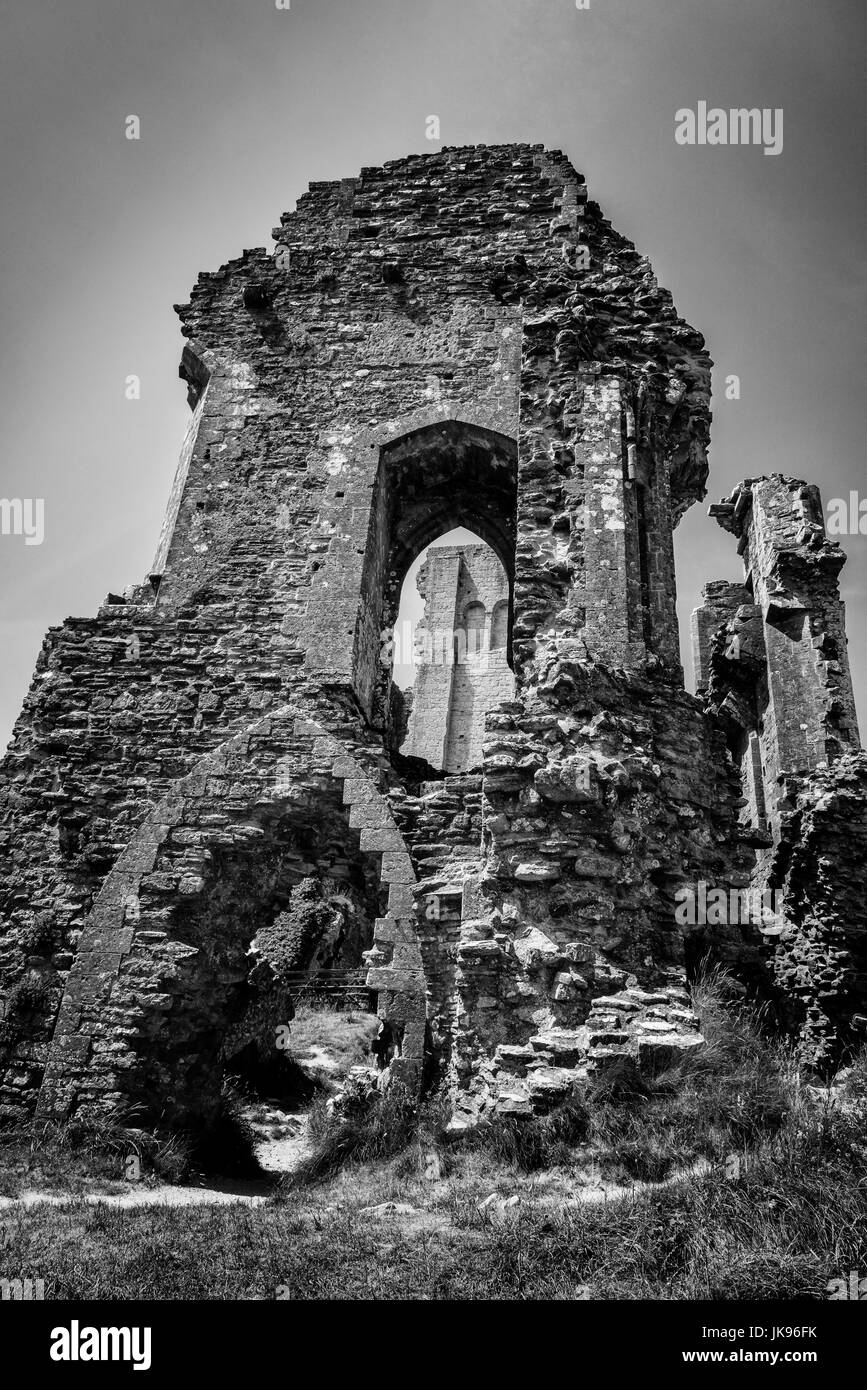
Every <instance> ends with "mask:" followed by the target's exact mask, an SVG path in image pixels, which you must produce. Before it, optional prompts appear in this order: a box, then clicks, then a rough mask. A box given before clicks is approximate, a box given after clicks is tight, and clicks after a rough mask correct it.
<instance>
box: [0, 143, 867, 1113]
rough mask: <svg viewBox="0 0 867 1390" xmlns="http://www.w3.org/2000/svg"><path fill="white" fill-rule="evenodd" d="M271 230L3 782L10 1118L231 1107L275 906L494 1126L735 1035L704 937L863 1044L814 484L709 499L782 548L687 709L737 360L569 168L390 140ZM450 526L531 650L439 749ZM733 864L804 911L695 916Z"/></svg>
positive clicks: (209, 314)
mask: <svg viewBox="0 0 867 1390" xmlns="http://www.w3.org/2000/svg"><path fill="white" fill-rule="evenodd" d="M274 237H275V240H276V242H277V247H276V254H274V255H269V254H268V253H266V251H264V250H255V251H248V252H245V253H244V254H243V255H242V256H241V257H240V258H239V259H238V260H235V261H232V262H230V263H229V264H228V265H226V266H224V267H223V268H222V269H221V270H219V271H217V272H216V273H213V274H206V275H202V276H201V277H200V278H199V281H198V284H197V285H196V288H195V290H194V291H193V295H192V299H191V302H190V303H189V304H186V305H182V306H180V307H179V313H180V316H181V320H182V324H183V330H182V331H183V334H184V337H185V338H186V340H187V344H186V347H185V348H184V352H183V358H182V363H181V375H182V376H183V377H184V379H185V381H186V383H187V386H188V390H189V400H190V405H191V407H192V419H191V423H190V429H189V433H188V436H187V440H186V443H185V445H184V449H183V452H182V457H181V461H180V465H179V468H178V472H177V478H176V482H175V485H174V488H173V491H172V495H171V498H170V501H169V506H168V510H167V514H166V520H165V525H164V528H163V532H162V535H161V537H160V541H159V546H158V549H157V554H156V559H155V561H154V564H153V568H152V570H151V573H150V574H149V575H148V576H147V578H146V580H145V582H144V583H143V584H141V585H137V586H134V587H132V588H130V589H128V590H127V591H126V592H125V593H123V594H122V595H117V594H109V596H108V598H107V599H106V602H105V604H104V605H103V607H102V608H101V609H100V611H99V613H98V615H97V617H96V618H92V619H70V620H69V621H67V622H66V623H65V624H63V626H61V627H59V628H56V629H53V630H52V631H51V632H50V633H49V635H48V637H47V639H46V641H45V644H44V647H43V650H42V654H41V656H40V658H39V663H38V667H37V671H36V675H35V677H34V681H33V684H32V686H31V689H30V693H29V695H28V696H27V699H26V701H25V705H24V709H23V712H22V714H21V716H20V718H19V720H18V722H17V725H16V727H15V733H14V739H13V742H12V745H11V747H10V750H9V753H8V755H7V757H6V759H5V762H4V763H3V766H2V783H0V856H2V861H0V920H2V936H0V997H2V1001H3V1017H2V1023H0V1104H2V1107H3V1109H2V1114H3V1115H5V1116H7V1117H8V1116H13V1117H14V1116H23V1115H25V1114H28V1113H36V1114H38V1115H39V1116H42V1117H46V1118H51V1117H59V1116H64V1115H68V1114H70V1113H72V1112H74V1111H78V1112H100V1111H104V1110H108V1109H111V1108H112V1107H114V1106H116V1105H118V1104H120V1105H125V1104H128V1103H129V1102H130V1101H135V1102H136V1103H137V1104H138V1105H139V1106H140V1107H142V1108H143V1110H144V1111H145V1112H146V1113H149V1114H150V1115H151V1116H153V1117H163V1118H166V1119H168V1120H170V1121H172V1122H174V1123H178V1124H183V1125H196V1124H201V1125H206V1124H207V1123H208V1121H209V1119H210V1118H211V1117H212V1116H213V1114H214V1112H215V1108H216V1106H217V1104H218V1099H219V1091H220V1081H221V1075H222V1072H223V1070H224V1069H225V1067H226V1066H228V1065H230V1064H231V1062H232V1057H233V1049H235V1050H236V1049H237V1047H238V1046H239V1041H238V1040H239V1039H241V1040H242V1041H243V1040H244V1039H247V1038H249V1037H251V1036H252V1035H253V1033H254V1032H255V1027H256V1020H257V1019H261V1018H265V1019H267V1020H268V1023H267V1028H268V1029H271V1028H272V1025H273V1023H274V1021H275V1019H279V1018H280V1017H281V1009H282V1010H283V1014H282V1016H283V1017H286V1014H287V1011H289V1010H291V1000H286V999H284V998H281V994H280V988H281V980H280V970H279V966H275V965H273V962H270V957H269V956H268V950H267V943H268V942H269V941H273V940H274V938H275V936H276V937H279V935H280V924H281V923H289V924H290V927H289V928H287V931H290V937H291V940H290V941H289V945H288V946H287V947H286V951H287V952H288V954H289V956H290V957H291V958H292V960H294V962H295V965H296V966H298V965H299V964H300V965H304V964H305V963H306V962H307V961H309V959H311V952H313V953H315V952H316V951H317V950H319V949H320V945H319V944H317V939H316V938H317V933H319V934H321V933H323V932H325V931H326V930H327V931H328V932H330V936H329V938H328V941H329V944H328V951H327V953H326V954H327V955H328V959H329V960H331V961H332V962H334V961H335V960H337V959H338V958H339V957H340V952H341V950H343V949H344V948H343V945H342V944H341V943H347V944H346V950H347V951H350V953H351V952H355V956H354V957H353V959H355V958H357V957H358V955H359V953H360V952H361V951H362V950H364V951H365V952H366V959H367V965H368V969H369V975H368V983H369V986H370V988H371V990H372V991H374V992H375V998H376V1007H377V1010H378V1013H379V1016H380V1019H381V1021H382V1027H381V1031H380V1038H379V1040H378V1043H377V1048H376V1055H377V1058H378V1063H379V1065H380V1066H381V1068H382V1075H383V1078H384V1079H385V1078H387V1079H389V1080H391V1081H394V1080H397V1079H399V1080H402V1081H404V1082H406V1083H407V1084H408V1085H410V1086H417V1085H421V1084H425V1085H433V1084H441V1085H444V1086H445V1087H446V1088H447V1089H448V1091H449V1093H450V1095H451V1098H452V1102H453V1106H454V1115H455V1122H456V1123H457V1124H461V1123H471V1122H473V1121H474V1120H475V1119H477V1118H478V1117H479V1116H484V1115H487V1114H490V1113H492V1112H495V1111H498V1112H501V1113H502V1112H506V1113H513V1114H518V1115H523V1114H530V1113H533V1112H538V1111H540V1110H544V1109H545V1108H546V1107H548V1106H550V1105H551V1104H553V1103H554V1102H555V1101H556V1100H557V1099H559V1098H560V1097H562V1096H563V1095H565V1094H567V1093H568V1090H569V1088H570V1087H571V1085H572V1084H573V1082H574V1081H575V1079H576V1077H577V1076H580V1075H585V1074H588V1073H592V1072H593V1071H596V1070H598V1069H599V1068H601V1067H605V1066H607V1065H609V1064H610V1063H611V1061H612V1060H615V1061H618V1062H619V1061H620V1059H622V1058H628V1059H631V1060H632V1062H634V1064H635V1065H637V1066H642V1067H648V1068H655V1067H659V1066H662V1065H665V1064H666V1062H668V1061H670V1060H671V1059H672V1058H675V1057H677V1056H679V1055H681V1054H682V1053H683V1052H684V1051H685V1050H687V1049H689V1048H692V1047H696V1046H700V1043H701V1040H700V1038H699V1036H698V1033H697V1031H696V1025H695V1020H694V1017H693V1015H692V1013H691V1010H690V1006H689V995H688V992H687V983H688V979H689V976H690V974H691V973H692V972H693V971H695V970H696V969H697V968H698V965H699V962H700V961H701V960H702V959H703V957H704V956H705V955H707V954H710V955H711V956H716V957H718V958H720V959H722V960H724V961H726V962H727V963H728V964H729V965H730V966H731V967H732V969H733V970H735V972H736V973H737V974H738V975H739V976H740V978H741V979H742V980H743V981H744V983H745V985H747V986H748V987H749V988H750V989H752V990H754V991H755V992H757V993H758V994H759V995H761V996H762V997H763V998H765V999H767V1001H768V1003H769V1006H770V1007H771V1013H772V1015H773V1016H775V1017H776V1018H777V1019H778V1020H779V1021H780V1024H781V1026H783V1027H786V1028H788V1029H790V1030H791V1032H792V1034H793V1036H795V1037H796V1038H797V1040H798V1045H799V1047H800V1048H801V1051H802V1054H803V1056H804V1059H805V1061H806V1062H808V1063H809V1064H811V1065H814V1066H817V1067H824V1066H827V1065H828V1064H829V1063H831V1062H833V1061H835V1060H836V1059H837V1058H839V1057H840V1056H841V1055H842V1053H843V1052H844V1050H845V1049H846V1048H847V1047H848V1046H849V1045H850V1044H851V1043H853V1042H854V1041H857V1039H858V1036H859V1029H860V1028H861V1027H862V1026H863V1023H864V1016H865V1014H867V961H865V911H864V906H863V895H862V893H861V885H860V866H861V864H862V863H863V859H864V847H865V839H867V820H865V808H867V795H865V793H867V758H865V757H864V755H862V754H861V753H860V749H859V742H858V733H857V729H856V723H855V715H854V707H853V700H852V691H851V683H850V679H849V671H848V665H847V657H846V640H845V634H844V626H843V612H842V607H841V604H840V600H839V595H838V589H837V575H838V571H839V568H840V566H841V564H842V562H843V556H842V554H841V552H840V551H839V549H838V547H837V546H836V545H834V544H831V543H830V542H829V541H828V540H827V539H826V537H825V534H824V527H823V524H822V511H821V506H820V503H819V498H818V494H817V492H816V490H815V488H813V487H808V486H806V485H804V484H803V483H799V482H796V481H793V480H791V479H788V478H781V477H776V476H775V477H772V478H760V479H753V480H750V481H748V482H746V483H744V484H742V485H741V487H740V488H738V489H737V490H736V491H735V493H734V494H733V496H732V497H731V498H730V499H729V501H727V502H725V503H723V504H721V505H720V506H718V507H716V508H714V509H712V510H713V511H714V512H715V514H716V516H717V519H718V520H719V521H720V522H721V524H722V525H723V526H725V527H726V529H727V530H729V531H731V532H732V533H733V535H734V536H735V537H736V538H737V540H738V543H739V546H740V550H741V553H742V556H743V560H744V566H745V577H744V582H743V585H732V584H715V585H711V586H709V588H708V590H707V593H706V600H705V604H704V606H703V607H702V608H701V609H700V610H699V611H698V613H697V615H696V620H695V644H696V671H697V680H698V687H699V693H698V695H697V696H693V695H690V694H688V693H687V692H686V691H685V689H684V684H683V677H682V672H681V669H680V667H679V662H678V633H677V622H676V617H675V579H674V563H673V531H674V528H675V526H676V525H677V522H678V520H679V519H680V517H681V516H682V515H683V513H684V512H685V510H686V509H687V508H688V507H689V506H690V505H691V504H692V503H693V502H696V501H699V500H700V499H701V498H702V497H703V496H704V495H705V482H706V478H707V461H706V451H707V445H708V430H709V421H710V413H709V393H710V368H711V362H710V360H709V358H708V355H707V353H706V352H705V349H704V342H703V339H702V337H701V335H700V334H699V333H697V332H696V331H695V330H694V329H692V328H690V327H688V326H687V325H686V324H685V323H683V321H682V320H681V319H679V318H678V316H677V313H676V311H675V309H674V307H673V304H672V301H671V297H670V295H669V294H668V293H667V292H666V291H665V290H663V289H661V288H660V287H659V286H658V284H657V282H656V280H655V278H654V276H653V273H652V271H651V268H650V266H649V264H648V262H647V261H646V260H645V259H643V258H642V257H641V256H640V255H639V254H638V252H637V251H636V250H635V249H634V248H633V246H632V245H631V244H630V243H629V242H628V241H626V240H624V238H623V237H621V236H619V235H618V234H617V233H616V232H615V231H614V230H613V229H612V228H611V226H610V225H609V223H608V222H607V221H605V219H604V218H603V216H602V214H601V212H600V210H599V208H598V207H597V206H596V204H595V203H593V202H589V201H588V199H587V190H586V188H585V185H584V183H583V180H582V178H581V176H580V175H579V174H576V172H575V171H574V169H573V168H572V167H571V165H570V164H569V162H568V161H567V160H566V159H565V158H564V157H563V155H561V154H559V153H557V152H545V151H544V150H543V149H542V148H540V147H535V146H532V147H531V146H526V145H514V146H502V147H495V148H485V147H478V148H468V149H452V150H443V151H442V152H441V153H438V154H434V155H429V156H424V157H421V156H412V157H409V158H407V159H403V160H399V161H395V162H392V163H390V164H388V165H386V166H385V167H384V168H381V169H365V170H363V171H362V173H361V175H360V176H359V177H358V178H351V179H344V180H342V181H340V182H338V183H319V184H314V185H312V186H311V188H310V191H309V193H307V194H306V195H305V196H304V197H303V198H301V200H300V201H299V204H298V207H297V210H296V211H295V212H293V213H290V214H287V215H286V216H284V217H283V218H282V221H281V225H280V226H279V227H278V228H277V229H276V231H275V233H274ZM457 526H465V527H468V528H469V529H470V530H472V531H473V532H474V533H475V534H476V535H478V536H480V537H481V538H482V539H483V540H484V541H485V543H486V544H487V545H488V546H490V548H491V550H492V551H493V552H494V554H495V556H496V558H497V562H498V564H499V565H500V566H501V567H502V571H503V574H504V575H505V585H506V593H507V602H508V611H507V612H506V614H505V615H502V614H501V615H500V616H499V617H498V619H497V622H498V623H499V624H500V626H499V627H498V632H503V631H504V632H505V644H504V647H503V651H504V660H505V662H506V665H507V667H508V675H507V676H505V675H504V673H503V672H501V673H500V674H501V676H504V679H505V681H506V688H504V689H503V690H501V691H500V692H499V697H498V702H497V703H496V704H494V705H493V706H492V708H490V709H489V710H488V712H487V716H486V720H485V729H484V740H483V743H482V745H481V752H480V753H477V752H476V748H477V747H478V744H477V743H476V742H475V741H473V740H472V739H470V743H471V745H472V747H471V749H470V751H469V752H468V753H467V754H466V756H464V755H460V754H458V753H455V754H454V756H453V757H452V755H451V754H449V753H448V750H446V754H445V756H444V757H443V758H442V760H441V763H440V767H439V768H438V767H437V766H436V764H435V762H431V759H430V755H429V753H426V751H425V749H426V748H427V745H426V744H425V743H424V742H423V740H419V739H418V738H417V737H416V736H415V735H414V739H415V741H414V742H413V743H412V744H411V745H410V746H407V747H404V745H405V744H406V739H407V711H406V708H405V705H404V702H403V700H402V698H401V697H400V694H399V692H397V690H396V688H395V687H394V685H393V683H392V681H391V671H390V666H389V663H388V661H387V660H386V659H384V658H383V636H382V635H383V632H385V631H387V630H388V629H389V628H390V627H393V625H394V623H395V619H396V614H397V605H398V602H399V597H400V589H401V584H402V581H403V579H404V576H405V575H406V572H407V570H408V568H409V566H410V564H411V563H412V561H413V560H414V559H415V558H416V557H417V556H418V554H419V553H420V552H421V550H423V549H424V548H425V547H426V546H428V545H430V544H431V542H432V541H434V540H435V539H436V538H437V537H439V536H441V535H443V534H444V533H446V532H447V531H449V530H450V529H452V528H454V527H457ZM489 616H490V618H491V621H493V612H492V611H491V613H490V614H489V612H488V609H487V607H486V610H485V621H486V622H487V621H488V617H489ZM473 621H474V622H476V623H477V624H478V623H479V622H480V621H481V618H480V617H479V615H478V613H476V615H475V618H474V619H473ZM434 693H435V692H434ZM416 698H417V700H420V701H424V699H425V698H426V697H425V694H424V691H421V692H419V691H417V692H416ZM458 703H460V701H458ZM435 705H436V700H433V702H432V707H431V718H433V717H434V715H436V713H437V711H436V709H435V708H434V706H435ZM418 708H419V706H418V705H417V706H416V710H417V711H418ZM439 713H440V714H441V713H442V711H441V710H440V712H439ZM437 717H439V716H437ZM465 742H466V740H465ZM443 746H444V745H443V744H442V743H440V752H442V750H443ZM419 754H421V756H419ZM443 767H445V770H444V771H443V770H442V768H443ZM450 769H452V770H450ZM697 883H704V884H707V885H713V886H721V887H723V888H725V889H729V888H732V887H734V888H738V887H745V886H747V885H749V884H750V883H753V884H755V885H758V886H760V887H765V886H770V887H772V888H773V889H774V890H775V891H779V892H780V894H781V901H782V904H783V907H782V911H781V913H780V914H779V917H778V919H775V920H774V921H773V922H771V923H767V922H765V923H760V924H758V925H757V924H743V923H741V924H737V923H723V924H719V925H707V924H701V923H696V924H695V925H689V926H686V927H683V926H681V925H679V924H678V922H677V920H676V916H675V903H676V895H677V894H678V891H679V890H680V889H682V888H683V887H684V885H691V884H697ZM328 923H330V924H331V926H330V927H327V926H326V924H328ZM290 928H291V930H290ZM251 950H252V954H251ZM293 952H294V953H295V954H294V955H293ZM328 953H330V954H328ZM320 958H321V959H325V956H323V955H322V953H321V951H320ZM347 959H348V957H347ZM269 962H270V963H269ZM251 966H252V968H251ZM269 971H270V974H269ZM263 980H264V983H263ZM269 991H270V993H269ZM263 1000H264V1003H263ZM269 1000H270V1002H269ZM259 1043H260V1045H265V1046H267V1037H266V1038H264V1039H263V1037H262V1036H260V1037H259Z"/></svg>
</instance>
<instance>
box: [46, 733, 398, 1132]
mask: <svg viewBox="0 0 867 1390" xmlns="http://www.w3.org/2000/svg"><path fill="white" fill-rule="evenodd" d="M414 877H415V876H414V872H413V868H412V863H411V861H410V857H409V854H408V853H407V851H406V846H405V844H404V841H403V837H402V835H401V834H400V832H399V830H398V829H397V826H396V825H395V823H394V820H393V818H392V816H391V813H390V810H389V808H388V804H387V802H386V801H385V799H384V798H383V797H382V796H381V795H380V793H379V791H378V788H377V786H376V782H375V780H374V779H373V778H372V777H371V776H370V775H369V773H368V772H367V771H366V770H365V769H364V767H363V766H362V764H361V763H360V762H359V761H358V760H357V759H356V758H354V757H353V756H351V755H350V754H349V753H348V751H347V750H346V748H345V747H344V746H343V744H342V742H341V740H340V738H339V737H337V736H335V735H334V734H332V733H329V732H328V730H326V729H325V728H324V727H323V726H322V725H320V724H318V723H316V722H314V721H311V720H309V719H307V718H305V717H303V716H302V715H300V714H299V713H298V712H297V711H295V710H294V709H290V708H283V709H281V710H279V711H276V712H275V713H273V714H271V715H269V716H266V717H265V718H264V719H262V720H260V721H259V722H258V723H257V724H254V725H252V726H250V728H248V729H247V730H245V731H244V733H242V734H239V735H237V736H236V737H235V738H233V739H231V740H229V741H228V742H227V743H226V744H224V745H223V746H222V747H221V748H220V749H218V750H217V751H216V752H215V753H213V754H211V755H210V756H208V757H207V758H204V759H203V760H202V762H201V763H200V764H199V765H198V766H197V768H196V769H195V770H194V771H193V772H192V773H190V774H189V775H188V776H187V777H185V778H183V779H182V780H181V781H179V782H178V783H177V784H176V785H175V788H174V789H173V791H172V793H171V794H170V795H169V796H168V797H167V798H166V799H165V800H164V801H163V802H161V803H160V804H159V805H158V806H156V807H154V809H153V810H152V812H151V814H150V815H149V816H148V818H147V819H146V821H145V822H144V824H143V825H142V826H141V827H140V828H139V830H138V831H137V832H136V834H135V836H134V837H133V840H132V841H131V842H130V844H129V845H128V846H127V848H126V850H125V851H124V852H123V854H122V855H121V856H120V859H119V860H118V862H117V864H116V866H115V867H114V869H113V870H112V871H111V873H110V874H109V875H108V878H107V879H106V881H105V883H104V885H103V888H102V890H101V891H100V894H99V896H98V898H97V901H96V903H95V905H94V908H93V910H92V912H91V915H90V917H89V919H88V922H87V924H86V926H85V929H84V932H83V934H82V939H81V942H80V944H79V951H78V955H77V958H76V962H75V965H74V966H73V969H72V971H71V972H70V975H69V979H68V981H67V985H66V990H65V994H64V998H63V1002H62V1005H61V1009H60V1013H59V1016H58V1021H57V1026H56V1029H55V1034H54V1039H53V1042H52V1046H51V1052H50V1055H49V1060H48V1065H47V1067H46V1071H45V1076H44V1079H43V1084H42V1089H41V1092H40V1100H39V1113H40V1115H41V1116H42V1117H43V1118H49V1117H53V1118H62V1117H65V1116H67V1115H69V1114H70V1113H73V1112H74V1111H91V1112H97V1113H105V1112H106V1111H109V1110H111V1109H112V1108H113V1107H114V1106H115V1105H117V1104H123V1103H125V1102H128V1101H129V1100H130V1099H132V1100H134V1101H135V1103H136V1104H137V1105H138V1106H139V1107H140V1108H141V1110H142V1112H143V1113H144V1114H146V1115H147V1116H149V1117H151V1118H154V1117H160V1118H161V1119H162V1120H163V1121H164V1122H167V1123H170V1124H175V1125H182V1126H183V1127H185V1128H191V1129H206V1128H207V1127H208V1125H209V1123H211V1122H212V1120H213V1118H214V1116H215V1114H216V1113H217V1111H218V1107H219V1100H220V1087H221V1081H222V1076H223V1073H224V1071H225V1069H226V1067H225V1064H226V1062H227V1061H228V1060H230V1059H231V1057H232V1056H233V1055H235V1053H236V1052H237V1051H238V1049H239V1047H241V1048H243V1046H244V1045H245V1038H246V1032H245V1030H246V1031H247V1032H249V1031H250V1030H251V1029H252V1030H253V1031H254V1033H255V1034H256V1035H257V1036H260V1037H261V1036H264V1034H263V1032H262V1030H263V1029H265V1030H267V1029H274V1047H275V1049H277V1048H278V1047H279V1039H278V1030H279V1028H280V1026H281V1024H287V1023H289V1022H290V1017H283V1018H281V1017H280V1010H281V1008H284V1007H285V1006H286V1004H287V1001H286V1000H285V999H284V998H282V997H281V992H280V989H279V981H277V982H276V987H275V988H274V989H273V990H268V989H265V990H264V991H257V990H256V989H255V988H253V989H252V990H251V980H250V972H251V960H250V957H249V948H250V945H251V943H253V942H255V941H256V940H257V938H260V939H261V938H262V937H263V935H267V932H268V929H269V927H272V926H273V924H274V922H275V920H276V918H277V917H278V916H279V915H280V914H281V913H288V914H292V913H293V911H294V915H295V923H296V926H298V925H303V923H302V922H300V919H301V917H302V916H303V914H300V913H299V910H298V909H299V907H301V904H300V903H299V901H298V890H299V887H300V886H301V885H303V884H304V883H306V882H308V881H310V880H316V881H317V882H318V883H319V884H320V885H323V884H325V885H328V884H330V883H332V882H333V881H335V880H336V881H342V883H343V884H344V886H345V890H346V892H345V896H346V897H347V899H350V900H354V901H355V902H356V904H357V905H358V907H359V909H360V911H359V914H358V920H357V922H356V935H357V936H364V935H365V934H366V936H367V939H366V940H361V939H357V940H356V941H355V943H354V946H353V949H355V950H356V951H360V950H361V949H362V948H363V947H364V946H366V945H369V950H368V951H367V964H368V966H369V967H370V968H369V970H368V975H367V984H368V986H369V987H370V989H371V990H373V991H375V992H376V994H377V1012H378V1014H379V1017H380V1019H381V1020H382V1022H383V1024H384V1025H385V1032H386V1033H387V1040H388V1047H387V1050H386V1051H385V1052H384V1053H383V1055H382V1056H381V1061H382V1063H383V1064H384V1065H386V1064H387V1065H388V1067H389V1070H390V1071H391V1073H392V1075H393V1076H394V1077H396V1078H400V1079H403V1080H406V1081H408V1082H410V1083H412V1082H414V1080H415V1079H416V1078H417V1077H418V1075H419V1073H420V1069H421V1062H422V1056H423V1047H424V1028H425V991H424V974H423V968H422V962H421V954H420V951H419V947H418V941H417V937H416V935H415V930H414V923H413V919H412V889H413V883H414ZM327 896H328V895H327V891H324V892H321V893H320V901H321V900H322V899H323V898H325V899H326V900H327ZM316 906H317V905H316V904H313V907H314V908H315V907H316ZM257 995H258V997H256V996H257ZM251 1007H252V1008H253V1009H254V1010H256V1009H260V1008H261V1009H263V1010H264V1014H262V1013H261V1012H260V1013H259V1014H258V1016H257V1017H256V1018H251V1017H250V1011H251Z"/></svg>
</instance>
